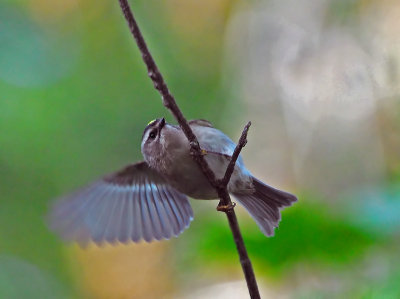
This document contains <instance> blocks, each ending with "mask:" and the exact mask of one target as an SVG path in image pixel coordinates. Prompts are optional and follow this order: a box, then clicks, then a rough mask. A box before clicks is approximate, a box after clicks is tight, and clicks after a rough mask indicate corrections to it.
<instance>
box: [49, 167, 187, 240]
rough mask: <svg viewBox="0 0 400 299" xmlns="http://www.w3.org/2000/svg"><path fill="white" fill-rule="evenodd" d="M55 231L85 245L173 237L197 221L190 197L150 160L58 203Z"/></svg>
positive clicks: (53, 222)
mask: <svg viewBox="0 0 400 299" xmlns="http://www.w3.org/2000/svg"><path fill="white" fill-rule="evenodd" d="M48 219H49V224H50V227H51V229H52V230H54V231H55V232H56V233H58V234H59V235H60V236H61V237H62V238H63V239H65V240H67V241H76V242H78V243H79V244H81V245H86V244H87V243H88V242H89V241H93V242H95V243H96V244H97V245H102V244H104V243H111V244H115V243H116V242H121V243H127V242H130V241H133V242H139V241H140V240H142V239H143V240H145V241H146V242H151V241H152V240H161V239H169V238H171V236H177V235H179V234H180V233H182V232H183V231H184V230H185V229H186V228H187V227H188V226H189V224H190V221H191V220H193V211H192V208H191V206H190V203H189V201H188V198H187V197H186V196H185V195H184V194H182V193H180V192H178V191H177V190H175V189H173V188H172V187H171V186H170V185H168V184H167V182H166V181H165V180H164V178H163V177H162V176H161V175H159V174H158V173H157V172H156V171H154V170H152V169H150V168H149V167H148V165H147V164H146V163H145V162H139V163H136V164H132V165H129V166H127V167H125V168H124V169H122V170H120V171H118V172H116V173H114V174H111V175H109V176H107V177H105V178H103V179H101V180H99V181H96V182H94V183H92V184H90V185H89V186H87V187H85V188H83V189H81V190H78V191H77V192H75V193H72V194H71V195H68V196H66V197H64V198H61V199H60V200H58V201H56V202H55V203H54V204H53V206H52V207H51V210H50V212H49V217H48Z"/></svg>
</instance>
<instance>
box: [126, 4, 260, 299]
mask: <svg viewBox="0 0 400 299" xmlns="http://www.w3.org/2000/svg"><path fill="white" fill-rule="evenodd" d="M119 3H120V6H121V9H122V12H123V14H124V16H125V19H126V21H127V22H128V26H129V29H130V31H131V33H132V35H133V37H134V38H135V40H136V43H137V45H138V47H139V50H140V52H141V54H142V58H143V61H144V63H145V64H146V67H147V72H148V75H149V77H150V78H151V80H152V81H153V84H154V87H155V88H156V89H157V90H158V92H159V93H160V94H161V97H162V100H163V105H164V106H165V107H166V108H168V109H169V110H170V112H171V113H172V115H173V116H174V117H175V119H176V120H177V121H178V123H179V125H180V127H181V128H182V131H183V132H184V134H185V136H186V137H187V139H188V141H189V143H190V147H191V153H192V156H193V159H194V160H195V161H196V162H197V163H198V165H199V166H200V168H201V170H202V171H203V173H204V175H205V176H206V177H207V179H208V180H209V182H210V184H211V185H212V186H213V187H214V188H215V189H216V191H217V193H218V196H219V198H220V204H221V203H222V204H223V205H226V206H229V207H230V208H227V209H226V210H224V212H225V213H226V215H227V217H228V221H229V225H230V228H231V231H232V234H233V237H234V241H235V244H236V248H237V250H238V253H239V257H240V263H241V265H242V269H243V272H244V275H245V278H246V282H247V286H248V289H249V293H250V297H251V298H260V294H259V291H258V286H257V282H256V278H255V275H254V271H253V267H252V265H251V261H250V259H249V257H248V255H247V251H246V247H245V245H244V242H243V238H242V235H241V233H240V229H239V225H238V222H237V218H236V214H235V211H234V209H233V206H232V202H231V199H230V197H229V193H228V190H227V185H228V183H229V179H230V177H231V175H232V173H233V170H234V167H235V163H236V160H237V158H238V157H239V154H240V151H241V149H242V148H243V147H244V145H245V144H246V137H247V132H248V129H249V127H250V123H248V124H247V125H246V127H245V129H244V130H243V133H242V137H241V138H240V140H239V143H238V145H237V146H236V148H235V151H234V154H233V155H232V159H231V161H230V163H229V165H228V168H227V170H226V173H225V176H224V178H223V179H222V180H217V179H216V177H215V174H214V172H213V171H212V170H211V168H210V166H209V165H208V163H207V161H206V160H205V159H204V157H203V155H202V152H201V148H200V145H199V142H198V140H197V138H196V136H195V135H194V133H193V131H192V129H191V128H190V126H189V124H188V122H187V120H186V118H185V117H184V116H183V114H182V112H181V110H180V109H179V107H178V105H177V104H176V101H175V99H174V97H173V95H172V94H171V93H170V91H169V90H168V87H167V85H166V83H165V81H164V78H163V77H162V75H161V73H160V71H159V70H158V67H157V65H156V63H155V62H154V59H153V57H152V56H151V54H150V52H149V50H148V48H147V45H146V42H145V41H144V38H143V36H142V34H141V32H140V29H139V27H138V25H137V23H136V20H135V18H134V16H133V13H132V11H131V9H130V7H129V4H128V2H127V0H119Z"/></svg>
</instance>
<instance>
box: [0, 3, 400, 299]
mask: <svg viewBox="0 0 400 299" xmlns="http://www.w3.org/2000/svg"><path fill="white" fill-rule="evenodd" d="M131 5H132V9H133V11H134V12H135V14H136V17H137V19H138V22H139V24H140V26H141V28H142V30H143V33H144V36H145V38H146V40H147V42H148V45H149V47H150V50H151V51H152V53H153V55H154V57H155V59H156V61H157V63H158V64H159V67H160V69H161V71H162V73H163V74H164V76H165V78H166V80H167V83H168V84H169V87H170V89H171V91H172V92H173V94H174V95H175V96H176V99H177V101H178V103H179V105H180V106H181V108H182V110H183V112H184V113H185V115H186V116H187V117H188V118H189V119H192V118H205V119H209V120H210V121H211V122H212V123H213V124H214V125H215V126H216V127H218V128H220V129H222V130H223V131H225V132H226V133H228V135H230V136H231V137H232V138H233V139H234V140H237V138H238V137H239V135H240V133H241V130H242V128H243V126H244V124H245V123H246V121H247V120H251V121H252V122H253V126H252V127H251V130H250V133H249V143H248V145H247V146H246V148H245V149H244V151H243V157H244V159H245V161H246V164H247V166H248V168H249V169H250V170H251V171H252V173H253V174H254V175H255V176H257V177H259V178H260V179H262V180H264V181H265V182H268V183H269V184H271V185H274V186H276V187H279V188H281V189H285V190H288V191H291V192H293V193H295V194H297V195H298V196H299V202H298V203H296V204H295V205H294V206H293V207H290V208H288V209H286V210H284V211H283V217H282V221H281V224H280V227H279V229H277V230H276V232H275V237H273V238H269V239H268V238H266V237H264V235H263V234H262V233H261V232H260V231H259V229H258V227H257V225H256V224H255V223H254V222H253V221H252V220H251V219H250V217H249V216H248V215H247V213H245V212H244V209H242V208H241V207H239V208H238V209H237V210H238V213H239V214H238V217H239V223H240V225H241V228H242V233H243V235H244V240H245V243H246V245H247V247H248V252H249V255H250V257H251V259H252V262H253V265H254V269H255V273H256V276H257V278H258V282H259V286H260V289H261V294H262V297H263V298H399V297H400V287H399V280H400V259H399V251H400V241H399V236H400V100H399V95H400V94H399V92H400V85H399V83H400V72H399V71H400V69H399V66H400V3H399V2H398V1H396V0H380V1H378V0H269V1H261V0H258V1H240V0H203V1H198V0H167V1H160V0H158V1H157V0H140V1H139V0H137V1H131ZM162 116H165V117H166V118H167V120H169V121H170V122H174V120H173V119H172V117H171V116H170V114H169V113H168V112H167V111H166V110H165V109H164V108H163V106H162V105H161V101H160V97H159V95H158V94H157V92H156V91H155V90H154V88H153V87H152V83H151V82H150V80H149V79H148V78H147V75H146V70H145V67H144V65H143V62H142V61H141V58H140V54H139V52H138V50H137V47H136V45H135V44H134V42H133V40H132V37H131V35H130V33H129V31H128V27H127V25H126V23H125V20H124V19H123V17H122V14H121V11H120V8H119V5H118V1H116V0H115V1H100V2H99V1H94V0H69V1H61V0H18V1H17V0H5V1H4V0H3V1H1V3H0V298H247V296H248V295H247V294H248V293H247V289H246V286H245V283H244V281H243V274H242V272H241V268H240V265H239V261H238V257H237V253H236V250H235V247H234V243H233V240H232V236H231V234H230V231H229V229H228V224H227V221H226V217H225V216H224V215H223V214H222V213H217V212H216V211H215V207H216V205H217V201H212V202H199V201H193V200H192V201H191V202H192V205H193V209H194V213H195V220H194V221H193V222H192V224H191V227H190V228H189V229H188V230H187V231H185V232H184V233H183V234H182V235H181V236H180V237H179V238H174V239H172V240H170V241H163V242H156V243H150V244H146V243H140V244H131V245H128V246H104V247H102V248H98V247H96V246H94V245H92V246H89V248H87V249H85V250H83V249H81V248H79V247H78V246H76V245H66V244H63V243H62V242H61V241H60V240H59V239H58V238H57V236H55V235H53V234H52V233H51V232H50V231H49V230H48V228H47V227H46V224H45V215H46V212H47V209H48V206H49V203H50V202H51V201H52V199H53V198H55V197H59V196H60V195H62V194H65V193H68V192H70V191H71V190H74V189H76V188H78V187H81V186H83V185H85V184H86V183H88V182H90V181H92V180H94V179H96V178H98V177H99V176H102V175H103V174H106V173H109V172H113V171H115V170H117V169H119V168H120V167H122V166H123V165H125V164H127V163H129V162H133V161H137V160H139V159H141V154H140V147H139V143H140V139H141V134H142V131H143V128H144V127H145V126H146V124H147V123H148V122H149V121H150V120H152V119H154V118H157V117H162Z"/></svg>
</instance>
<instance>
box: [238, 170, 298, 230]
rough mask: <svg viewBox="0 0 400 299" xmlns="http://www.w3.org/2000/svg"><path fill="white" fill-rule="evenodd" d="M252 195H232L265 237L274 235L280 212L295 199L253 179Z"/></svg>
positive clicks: (291, 195) (295, 198)
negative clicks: (253, 190) (253, 189)
mask: <svg viewBox="0 0 400 299" xmlns="http://www.w3.org/2000/svg"><path fill="white" fill-rule="evenodd" d="M253 185H254V188H255V192H254V193H253V194H239V193H234V194H233V196H234V197H235V198H236V199H237V201H238V202H239V203H240V204H241V205H242V206H244V207H245V208H246V210H247V211H248V212H249V213H250V215H251V217H253V218H254V220H255V221H256V222H257V224H258V226H259V227H260V229H261V231H262V232H263V233H264V234H265V235H266V236H268V237H269V236H273V235H274V228H275V227H278V223H279V221H280V220H281V213H280V210H281V209H283V208H284V207H287V206H290V205H292V204H293V203H294V202H295V201H297V197H296V196H294V195H293V194H290V193H288V192H285V191H281V190H278V189H275V188H273V187H271V186H268V185H266V184H264V183H263V182H261V181H259V180H258V179H256V178H255V177H253Z"/></svg>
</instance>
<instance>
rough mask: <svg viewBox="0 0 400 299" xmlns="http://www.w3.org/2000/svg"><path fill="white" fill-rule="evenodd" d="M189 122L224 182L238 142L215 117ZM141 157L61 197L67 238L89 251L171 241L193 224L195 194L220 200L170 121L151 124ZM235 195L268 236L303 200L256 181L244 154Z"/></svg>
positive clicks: (57, 209)
mask: <svg viewBox="0 0 400 299" xmlns="http://www.w3.org/2000/svg"><path fill="white" fill-rule="evenodd" d="M188 124H189V126H190V127H191V129H192V131H193V132H194V134H195V135H196V137H197V139H198V142H199V145H200V148H201V151H202V153H203V154H204V158H205V160H206V161H207V163H208V165H209V166H210V168H211V170H212V171H213V172H214V174H215V176H216V178H217V179H221V178H223V176H224V174H225V171H226V168H227V166H228V164H229V161H230V157H231V156H232V154H233V151H234V149H235V147H236V144H235V143H234V142H233V141H232V140H231V139H230V138H229V137H228V136H227V135H226V134H224V133H223V132H222V131H220V130H218V129H216V128H214V127H213V125H212V124H211V123H210V122H209V121H207V120H203V119H196V120H191V121H189V122H188ZM141 152H142V155H143V157H144V161H140V162H136V163H134V164H130V165H128V166H126V167H124V168H123V169H121V170H119V171H117V172H114V173H112V174H109V175H106V176H104V177H103V178H101V179H99V180H96V181H94V182H93V183H90V184H88V185H87V186H86V187H83V188H81V189H79V190H77V191H75V192H73V193H72V194H69V195H66V196H64V197H61V198H60V199H57V200H55V201H54V202H53V204H52V206H51V208H50V210H49V213H48V223H49V226H50V229H51V230H53V231H54V232H55V233H56V234H58V235H59V236H60V237H61V238H62V239H63V240H65V241H67V242H77V243H78V244H80V245H82V246H86V245H87V244H89V243H90V242H94V243H95V244H97V245H103V244H106V243H109V244H118V243H123V244H126V243H129V242H135V243H137V242H140V241H142V240H144V241H146V242H151V241H154V240H162V239H170V238H171V237H177V236H178V235H179V234H181V233H182V232H183V231H184V230H185V229H186V228H188V227H189V225H190V222H191V221H192V220H193V210H192V208H191V205H190V202H189V199H188V197H190V198H193V199H202V200H211V199H217V198H218V194H217V192H216V190H215V188H214V187H213V186H212V185H211V183H210V182H209V181H208V179H207V178H206V176H205V175H204V173H203V172H202V170H201V169H200V167H199V166H198V164H197V163H196V162H195V161H194V159H193V157H192V156H191V154H190V144H189V141H188V139H187V138H186V136H185V134H184V133H183V131H182V129H181V128H180V127H179V126H177V125H172V124H169V123H167V122H166V121H165V118H158V119H155V120H153V121H151V122H150V123H148V125H147V126H146V127H145V129H144V132H143V135H142V142H141ZM227 190H228V192H229V193H230V194H231V195H232V196H233V197H234V198H235V199H236V201H237V202H239V204H241V205H242V206H243V207H244V208H245V209H246V210H247V211H248V213H249V214H250V215H251V217H252V218H253V219H254V220H255V222H256V223H257V225H258V226H259V228H260V229H261V231H262V233H263V234H264V235H265V236H267V237H270V236H273V235H274V229H275V228H276V227H278V223H279V221H280V219H281V213H280V212H281V210H282V209H283V208H284V207H287V206H290V205H292V204H293V203H294V202H296V201H297V197H296V196H295V195H293V194H291V193H288V192H285V191H282V190H279V189H276V188H274V187H271V186H269V185H267V184H265V183H263V182H262V181H260V180H258V179H257V178H255V177H254V176H253V175H252V174H251V173H250V171H249V170H247V168H246V167H245V165H244V162H243V158H242V157H241V156H239V158H238V160H237V161H236V164H235V167H234V171H233V173H232V176H231V179H230V181H229V183H228V185H227Z"/></svg>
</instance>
